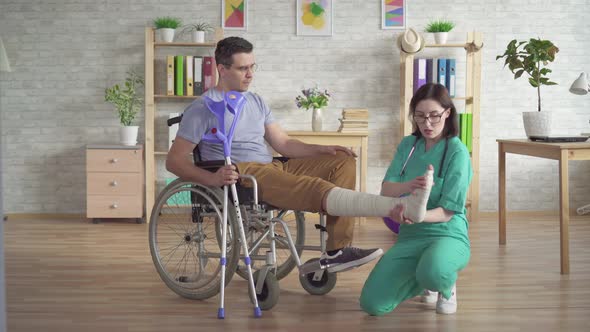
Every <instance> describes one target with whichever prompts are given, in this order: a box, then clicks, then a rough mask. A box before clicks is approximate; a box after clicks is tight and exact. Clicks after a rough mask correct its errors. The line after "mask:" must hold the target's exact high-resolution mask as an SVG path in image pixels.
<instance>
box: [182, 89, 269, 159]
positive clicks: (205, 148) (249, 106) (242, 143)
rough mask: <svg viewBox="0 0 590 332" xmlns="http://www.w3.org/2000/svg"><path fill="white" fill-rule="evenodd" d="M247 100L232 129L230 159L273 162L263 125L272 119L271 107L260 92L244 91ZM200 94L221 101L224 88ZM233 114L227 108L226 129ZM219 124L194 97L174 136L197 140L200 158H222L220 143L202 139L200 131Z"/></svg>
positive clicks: (195, 141)
mask: <svg viewBox="0 0 590 332" xmlns="http://www.w3.org/2000/svg"><path fill="white" fill-rule="evenodd" d="M243 95H244V97H245V98H246V103H245V104H244V108H243V109H242V112H241V113H240V118H239V119H238V123H237V124H236V128H235V129H234V138H233V141H232V149H231V159H232V162H238V163H239V162H259V163H265V164H266V163H270V162H272V154H271V153H270V151H269V150H268V147H267V146H266V144H265V141H264V133H265V128H264V126H265V125H267V124H270V123H273V122H274V121H275V120H274V118H273V116H272V113H271V112H270V109H269V108H268V106H267V105H266V103H265V102H264V100H262V98H261V97H260V96H258V95H257V94H255V93H252V92H244V93H243ZM203 96H208V97H209V98H211V99H213V100H215V101H220V100H222V99H223V92H221V91H218V90H217V89H209V90H207V91H206V92H205V93H204V94H203ZM233 118H234V117H233V114H231V113H230V112H226V114H225V129H226V132H229V128H230V127H231V123H232V121H233ZM217 127H219V125H218V123H217V119H216V118H215V116H214V115H213V113H211V111H209V109H208V108H207V106H206V105H205V101H204V100H202V99H197V100H195V101H194V102H193V103H192V104H190V105H189V106H188V107H187V108H186V109H185V111H184V113H183V116H182V121H181V122H180V127H179V128H178V133H177V136H180V137H182V138H184V139H186V140H188V141H190V142H192V143H195V144H199V151H200V152H201V158H202V159H203V160H223V145H222V144H213V143H209V142H205V141H203V142H201V139H202V138H203V135H204V134H206V133H209V132H210V131H211V128H217Z"/></svg>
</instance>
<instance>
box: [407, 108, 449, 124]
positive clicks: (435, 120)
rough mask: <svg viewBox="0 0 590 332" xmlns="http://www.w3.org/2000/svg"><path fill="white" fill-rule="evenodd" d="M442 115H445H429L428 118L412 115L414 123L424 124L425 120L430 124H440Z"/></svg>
mask: <svg viewBox="0 0 590 332" xmlns="http://www.w3.org/2000/svg"><path fill="white" fill-rule="evenodd" d="M443 114H445V112H444V111H443V112H442V113H438V114H431V115H429V116H424V115H421V114H414V121H416V123H424V122H426V120H428V121H429V122H430V123H432V124H435V123H439V122H440V119H441V118H442V116H443Z"/></svg>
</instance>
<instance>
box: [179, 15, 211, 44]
mask: <svg viewBox="0 0 590 332" xmlns="http://www.w3.org/2000/svg"><path fill="white" fill-rule="evenodd" d="M209 31H213V26H212V25H211V24H209V23H207V22H204V21H202V20H198V21H197V23H191V24H187V25H185V26H184V27H183V29H182V34H188V33H190V34H191V41H192V42H193V43H204V42H205V32H209Z"/></svg>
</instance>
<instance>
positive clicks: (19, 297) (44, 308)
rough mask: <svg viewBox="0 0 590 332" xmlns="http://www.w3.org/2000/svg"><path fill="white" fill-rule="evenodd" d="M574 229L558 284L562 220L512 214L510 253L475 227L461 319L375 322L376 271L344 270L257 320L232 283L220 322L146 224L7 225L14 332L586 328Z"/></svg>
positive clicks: (584, 225) (589, 275)
mask: <svg viewBox="0 0 590 332" xmlns="http://www.w3.org/2000/svg"><path fill="white" fill-rule="evenodd" d="M533 219H534V220H533ZM308 225H311V224H310V223H308ZM310 229H311V227H308V232H312V231H311V230H310ZM570 231H571V233H570V234H571V235H570V237H571V246H570V253H571V274H570V275H566V276H562V275H560V274H559V227H558V219H557V217H544V218H529V219H523V218H519V219H516V220H515V218H512V219H511V220H509V223H508V245H507V246H506V247H499V246H498V231H497V222H496V220H495V219H491V218H488V219H487V220H486V219H484V220H482V221H480V222H478V223H475V224H472V225H471V229H470V233H471V239H472V247H473V248H472V258H471V262H470V264H469V265H468V267H467V268H466V269H465V270H464V271H463V272H462V273H461V274H460V277H459V282H458V292H457V293H458V299H459V309H458V312H457V314H456V315H450V316H445V315H437V314H436V313H435V311H434V306H432V305H431V306H428V305H424V304H421V303H419V302H417V301H416V300H410V301H407V302H405V303H403V304H402V305H401V306H400V307H398V308H397V309H396V310H395V311H394V312H393V313H391V314H389V315H386V316H383V317H370V316H367V315H366V314H365V313H363V312H362V311H361V310H360V309H359V305H358V297H359V294H360V291H361V288H362V286H363V282H364V280H365V279H366V277H367V275H368V273H369V271H370V270H371V267H372V266H373V264H368V265H366V266H364V267H361V268H359V269H356V270H353V271H349V272H345V273H342V274H339V275H338V278H339V279H338V284H337V285H336V288H335V289H334V290H333V291H332V292H331V293H329V294H327V295H324V296H311V295H308V294H307V293H306V292H305V291H304V290H303V289H302V288H301V286H300V285H299V281H298V278H297V274H296V273H295V272H292V273H291V274H290V275H289V276H288V277H287V278H285V279H283V280H281V283H280V284H281V289H282V291H281V295H280V296H281V297H280V299H279V303H278V305H277V306H276V307H275V308H274V309H272V310H271V311H267V312H264V313H263V317H262V318H260V319H255V318H253V315H252V307H251V305H250V303H249V300H248V298H247V295H246V294H247V291H246V288H247V284H246V282H245V281H243V280H242V279H240V278H239V277H235V278H234V279H233V280H232V282H231V284H230V285H229V287H228V289H227V292H226V297H227V302H226V303H227V304H226V319H225V320H218V319H217V318H216V314H217V307H218V298H217V297H214V298H212V299H209V300H207V301H203V302H201V301H190V300H185V299H183V298H180V297H178V296H177V295H176V294H174V293H173V292H172V291H170V290H169V289H168V288H167V287H166V286H165V285H164V283H163V282H162V281H161V280H160V278H159V276H158V275H157V273H156V271H155V269H154V267H153V264H152V261H151V257H150V253H149V249H148V239H147V225H145V224H144V225H137V224H134V223H131V222H121V221H110V222H106V223H103V224H99V225H94V224H91V223H88V222H87V221H86V220H9V221H7V222H6V224H5V247H6V248H5V251H6V287H7V311H8V312H7V316H8V322H7V325H8V331H11V332H17V331H60V332H66V331H108V332H115V331H138V332H139V331H158V332H160V331H223V330H225V331H245V330H260V331H339V332H345V331H392V330H400V331H502V332H508V331H536V332H537V331H590V323H589V322H590V318H589V316H590V220H589V219H588V218H584V219H582V218H575V217H574V218H573V220H572V222H571V226H570ZM314 232H315V231H314ZM355 241H356V242H355V244H356V245H357V246H362V247H372V246H380V247H382V248H384V249H387V248H389V247H390V246H391V245H392V244H393V243H394V242H395V237H394V235H393V233H391V232H389V230H387V229H386V228H385V226H383V224H382V223H381V222H380V221H378V220H377V219H372V220H371V219H369V220H368V221H367V222H366V223H365V224H364V225H363V226H361V227H360V229H358V230H357V234H356V240H355ZM305 257H306V258H307V257H312V256H311V255H305Z"/></svg>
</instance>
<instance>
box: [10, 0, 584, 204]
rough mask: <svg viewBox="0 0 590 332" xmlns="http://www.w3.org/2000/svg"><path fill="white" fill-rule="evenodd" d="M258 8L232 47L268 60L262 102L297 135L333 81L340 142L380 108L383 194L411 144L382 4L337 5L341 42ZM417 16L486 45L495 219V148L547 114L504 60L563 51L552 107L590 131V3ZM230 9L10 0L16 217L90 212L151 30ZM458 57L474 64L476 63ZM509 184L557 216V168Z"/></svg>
mask: <svg viewBox="0 0 590 332" xmlns="http://www.w3.org/2000/svg"><path fill="white" fill-rule="evenodd" d="M249 2H250V11H249V27H248V31H247V32H236V31H233V32H229V31H228V32H226V35H230V34H236V35H242V36H244V37H246V38H247V39H249V40H250V41H252V42H253V43H254V45H255V47H256V55H257V62H259V63H260V65H261V71H259V72H258V73H257V78H256V81H255V83H254V86H253V90H255V91H256V92H258V93H260V94H261V95H263V96H264V97H265V98H266V100H267V101H268V103H269V104H270V106H271V108H272V109H273V110H274V112H275V115H276V117H277V118H278V119H279V120H280V121H281V123H282V124H283V126H284V127H285V128H287V129H290V130H296V129H309V128H310V126H311V125H310V118H311V114H309V113H303V112H302V111H299V110H297V109H296V108H295V106H294V103H293V99H294V97H295V96H296V95H297V93H298V91H299V89H300V88H301V87H302V86H304V85H305V86H309V85H311V84H313V83H315V82H319V83H320V84H321V85H322V86H324V87H327V88H328V89H330V90H331V91H332V92H333V95H334V100H333V102H332V103H331V104H330V106H329V107H328V109H327V111H326V112H325V116H326V117H327V120H326V122H327V124H326V126H327V129H328V130H330V129H336V128H337V118H338V116H339V114H340V110H341V109H342V108H344V107H367V108H369V110H370V114H371V123H370V129H371V131H372V132H371V136H370V138H369V144H370V150H369V156H370V161H369V179H368V180H369V186H368V187H369V190H370V191H371V192H378V190H379V186H380V182H381V178H382V176H383V174H384V173H385V170H386V168H387V166H388V164H389V161H390V159H391V157H392V155H393V151H394V149H395V143H396V142H398V141H399V137H398V135H397V130H398V128H399V122H398V118H399V116H398V111H399V106H398V105H399V56H398V51H397V49H396V48H395V47H394V40H395V36H396V33H397V32H396V31H394V30H381V29H380V24H381V19H380V15H381V8H380V2H379V1H368V2H365V1H363V2H361V1H352V0H341V1H335V6H334V7H335V13H334V36H332V37H299V36H296V35H295V17H294V15H295V5H294V3H295V1H294V0H292V1H272V0H250V1H249ZM286 3H287V4H288V5H285V4H286ZM408 3H409V7H408V16H407V18H408V24H409V26H411V27H415V28H418V29H420V30H421V29H422V28H423V27H424V25H425V24H426V22H427V21H428V20H429V19H430V18H435V17H441V16H444V17H447V18H450V19H453V20H454V21H456V22H457V28H456V29H455V32H454V34H453V35H452V36H451V38H452V39H453V40H457V41H459V40H463V39H464V37H465V35H466V32H467V31H470V30H478V31H482V32H483V33H484V43H485V46H484V54H483V55H484V61H483V62H484V63H483V75H482V76H483V80H484V81H483V85H482V91H483V96H482V98H483V100H482V123H481V170H480V171H481V197H480V199H481V203H480V206H481V210H483V211H491V210H495V209H496V207H497V146H496V142H495V139H496V138H499V137H502V138H508V137H514V138H515V137H522V136H523V133H524V132H523V126H522V120H521V115H520V112H522V111H525V110H534V109H535V107H536V106H535V105H536V104H535V103H536V99H535V98H536V94H535V90H534V89H533V88H532V87H530V86H528V85H527V83H526V82H525V81H524V80H519V81H514V80H513V79H512V76H511V74H510V72H509V71H508V70H506V69H503V68H502V64H501V63H500V62H496V61H495V56H496V55H498V54H501V53H503V50H504V47H505V46H506V44H507V43H508V41H510V40H511V39H513V38H519V39H528V38H530V37H537V36H540V37H542V38H547V39H550V40H552V41H554V42H555V44H556V45H558V47H560V53H559V54H558V56H557V62H556V63H554V64H553V65H552V67H551V68H552V69H553V70H554V73H553V74H552V75H551V77H552V78H553V80H554V81H556V82H558V83H559V85H558V86H555V87H543V107H544V109H546V110H552V111H555V117H554V118H555V125H556V127H557V128H558V130H559V131H560V132H566V133H570V134H577V133H579V132H582V131H585V132H588V131H590V126H589V124H588V119H590V96H576V95H572V94H570V93H568V91H567V89H568V88H569V85H570V84H571V82H572V81H573V80H574V79H575V78H576V77H577V76H578V74H579V72H580V71H582V70H585V71H587V72H589V71H590V58H589V57H588V50H590V23H589V22H590V21H589V20H588V19H587V17H586V16H587V14H588V5H590V1H589V0H577V1H575V0H570V1H565V0H562V1H555V0H553V1H548V0H540V1H537V0H535V1H532V0H529V1H515V0H510V1H500V0H496V1H483V0H474V1H466V0H449V1H446V2H444V3H441V2H439V1H432V0H429V1H408ZM219 6H220V1H218V0H208V1H205V0H191V1H179V0H174V1H153V0H151V1H149V0H147V1H137V0H125V1H121V0H120V1H113V0H111V1H88V0H76V1H72V0H69V1H67V0H64V1H59V0H58V1H32V0H18V1H17V0H2V1H1V2H0V34H1V35H2V38H3V39H4V44H5V46H6V48H7V51H8V56H9V58H10V61H11V66H12V69H13V72H12V73H1V74H0V111H1V116H2V121H1V124H2V127H1V130H2V144H3V146H2V160H3V175H4V183H3V185H4V187H3V191H4V209H5V212H6V213H18V212H30V213H69V212H84V211H85V156H84V146H85V145H86V144H93V143H104V142H109V141H111V140H112V137H116V135H117V133H118V120H117V118H116V116H115V112H114V110H113V108H112V107H111V106H110V105H109V104H106V103H105V102H104V101H103V98H104V88H106V87H107V86H110V85H112V84H113V83H114V82H120V81H122V80H123V79H124V76H125V71H126V70H127V69H128V68H129V67H133V68H136V69H138V70H140V71H142V70H143V65H144V48H143V43H144V35H143V32H144V27H145V26H146V25H147V24H149V23H150V22H151V20H152V19H153V18H154V17H156V16H161V15H171V14H172V15H173V14H174V13H180V14H181V17H182V18H183V19H184V20H185V21H186V22H190V21H191V19H192V18H197V17H207V18H210V22H211V23H215V24H219V20H220V8H219ZM427 38H428V39H430V38H431V37H430V36H427ZM455 52H456V53H455ZM451 54H452V55H455V56H456V57H457V58H458V59H459V60H461V61H463V60H462V59H463V54H464V53H463V52H462V51H454V52H453V53H451ZM458 75H459V76H461V75H464V73H463V74H462V73H461V72H459V73H458ZM459 91H460V90H459ZM177 106H180V104H176V103H170V104H167V105H165V107H164V108H163V110H164V112H166V111H173V110H175V109H177ZM458 106H459V107H461V106H460V105H458ZM139 121H140V123H142V124H143V122H142V121H143V118H141V119H139ZM162 130H165V129H162ZM140 135H141V136H143V133H141V134H140ZM163 144H164V143H163ZM571 164H572V168H571V172H570V177H571V179H572V180H571V181H570V193H571V205H572V207H576V206H578V205H582V204H586V203H590V195H589V194H590V185H589V184H588V174H589V173H590V163H587V162H574V163H571ZM507 172H508V176H509V178H510V182H509V184H508V206H509V208H510V209H518V210H540V209H548V210H549V209H557V206H558V205H557V199H558V193H557V162H554V161H546V160H541V159H534V158H528V157H517V156H509V157H508V170H507ZM531 180H534V181H531Z"/></svg>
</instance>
